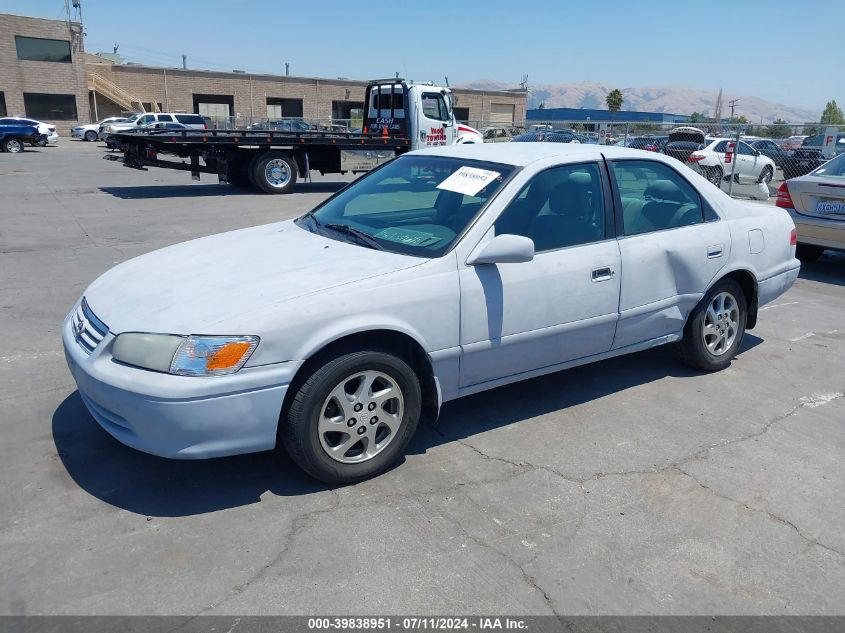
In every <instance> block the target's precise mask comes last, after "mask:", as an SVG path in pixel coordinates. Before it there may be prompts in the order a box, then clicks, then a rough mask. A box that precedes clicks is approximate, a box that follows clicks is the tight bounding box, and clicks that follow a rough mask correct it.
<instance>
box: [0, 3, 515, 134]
mask: <svg viewBox="0 0 845 633" xmlns="http://www.w3.org/2000/svg"><path fill="white" fill-rule="evenodd" d="M114 57H115V56H111V55H106V56H100V55H91V54H88V53H86V52H85V50H84V42H83V31H82V26H81V25H80V24H79V23H75V22H65V21H62V20H43V19H39V18H29V17H23V16H16V15H7V14H0V115H5V114H7V113H8V115H10V116H17V115H25V116H28V117H30V118H34V119H39V120H43V121H48V122H50V123H54V124H56V126H57V127H58V129H59V132H60V133H61V134H63V135H67V134H68V132H69V130H70V128H71V127H73V126H75V125H78V123H79V122H84V123H88V122H90V121H94V120H97V119H102V118H104V117H107V116H113V115H116V114H120V113H124V112H128V111H139V110H142V109H143V110H146V111H156V110H158V111H177V112H196V113H199V114H202V115H204V116H209V117H216V118H224V117H232V118H235V119H236V121H237V122H238V123H240V122H243V123H248V122H249V121H251V120H260V119H266V118H281V117H303V118H305V119H319V120H322V121H326V120H328V119H333V120H347V119H353V120H354V119H356V118H357V116H359V114H360V112H361V109H362V108H363V99H364V89H365V87H366V82H365V81H356V80H348V79H321V78H314V77H290V76H282V75H264V74H250V73H244V72H240V71H232V72H218V71H207V70H194V69H182V68H159V67H151V66H142V65H137V64H122V63H116V62H115V60H114V59H113V58H114ZM110 58H112V59H110ZM454 93H455V114H456V115H457V118H458V119H459V120H461V121H466V122H469V123H470V124H472V125H477V126H481V125H482V121H483V122H485V123H486V122H495V123H510V122H514V121H517V122H522V121H524V120H525V115H526V93H525V91H521V90H515V91H509V90H496V91H488V90H465V89H460V88H457V89H454Z"/></svg>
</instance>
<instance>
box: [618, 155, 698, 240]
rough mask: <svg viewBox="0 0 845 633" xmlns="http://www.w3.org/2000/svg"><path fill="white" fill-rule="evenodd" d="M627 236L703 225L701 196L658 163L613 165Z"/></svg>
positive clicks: (675, 174)
mask: <svg viewBox="0 0 845 633" xmlns="http://www.w3.org/2000/svg"><path fill="white" fill-rule="evenodd" d="M613 176H614V178H615V179H616V186H617V188H618V189H619V197H620V202H621V205H622V224H623V226H624V231H625V235H639V234H640V233H649V232H651V231H662V230H665V229H676V228H679V227H682V226H689V225H690V224H699V223H701V222H704V207H703V204H702V202H701V196H699V195H698V192H697V191H696V190H695V189H694V188H693V186H692V185H691V184H689V183H688V182H687V181H686V180H685V179H684V178H683V177H682V176H681V175H680V174H679V173H678V172H676V171H675V170H674V169H672V168H671V167H669V166H668V165H664V164H663V163H658V162H656V161H649V160H619V161H614V162H613Z"/></svg>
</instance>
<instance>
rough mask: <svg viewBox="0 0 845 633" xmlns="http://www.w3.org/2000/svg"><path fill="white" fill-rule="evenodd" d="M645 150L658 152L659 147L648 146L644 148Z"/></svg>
mask: <svg viewBox="0 0 845 633" xmlns="http://www.w3.org/2000/svg"><path fill="white" fill-rule="evenodd" d="M643 149H644V150H645V151H647V152H656V151H657V145H646V146H645V147H643Z"/></svg>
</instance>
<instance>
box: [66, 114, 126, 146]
mask: <svg viewBox="0 0 845 633" xmlns="http://www.w3.org/2000/svg"><path fill="white" fill-rule="evenodd" d="M127 120H128V119H127V117H125V116H111V117H108V118H105V119H103V120H102V121H97V122H96V123H87V124H86V125H77V126H76V127H75V128H72V129H71V131H70V136H71V138H78V139H82V140H83V141H92V142H93V141H96V140H97V139H98V138H100V127H101V126H105V125H108V124H109V123H124V122H125V121H127Z"/></svg>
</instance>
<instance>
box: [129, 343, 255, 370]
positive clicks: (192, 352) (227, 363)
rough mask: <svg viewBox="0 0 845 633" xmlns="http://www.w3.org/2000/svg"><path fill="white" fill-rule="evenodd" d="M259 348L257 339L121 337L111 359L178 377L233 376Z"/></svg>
mask: <svg viewBox="0 0 845 633" xmlns="http://www.w3.org/2000/svg"><path fill="white" fill-rule="evenodd" d="M257 346H258V337H257V336H193V335H192V336H176V335H173V334H141V333H136V332H128V333H125V334H120V335H118V337H117V338H116V339H115V341H114V346H113V347H112V357H113V358H114V359H115V360H116V361H118V362H121V363H125V364H127V365H133V366H134V367H141V368H143V369H151V370H153V371H160V372H165V373H170V374H177V375H179V376H221V375H225V374H234V373H235V372H236V371H238V370H239V369H240V368H241V367H243V366H244V363H246V361H247V360H249V357H250V356H251V355H252V352H253V351H255V348H256V347H257Z"/></svg>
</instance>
